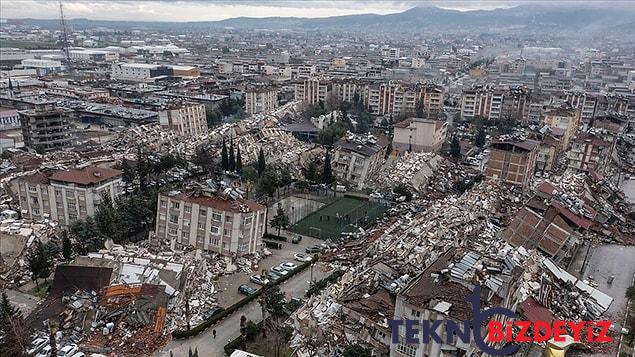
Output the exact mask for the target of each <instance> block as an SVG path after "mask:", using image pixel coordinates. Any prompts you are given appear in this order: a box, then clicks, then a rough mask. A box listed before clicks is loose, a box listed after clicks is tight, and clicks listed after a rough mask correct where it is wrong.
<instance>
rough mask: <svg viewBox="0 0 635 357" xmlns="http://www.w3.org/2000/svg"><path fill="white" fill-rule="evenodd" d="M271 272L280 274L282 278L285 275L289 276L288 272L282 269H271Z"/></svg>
mask: <svg viewBox="0 0 635 357" xmlns="http://www.w3.org/2000/svg"><path fill="white" fill-rule="evenodd" d="M269 271H271V272H273V273H276V274H278V275H280V276H284V275H287V274H289V272H288V271H286V270H285V269H282V268H281V267H271V269H269Z"/></svg>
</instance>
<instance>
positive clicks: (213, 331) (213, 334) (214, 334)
mask: <svg viewBox="0 0 635 357" xmlns="http://www.w3.org/2000/svg"><path fill="white" fill-rule="evenodd" d="M212 336H214V338H216V330H212Z"/></svg>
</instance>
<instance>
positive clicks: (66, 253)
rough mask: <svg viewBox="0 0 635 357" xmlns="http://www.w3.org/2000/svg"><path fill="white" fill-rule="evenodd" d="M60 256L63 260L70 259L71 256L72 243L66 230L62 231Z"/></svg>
mask: <svg viewBox="0 0 635 357" xmlns="http://www.w3.org/2000/svg"><path fill="white" fill-rule="evenodd" d="M62 256H63V257H64V260H71V258H72V257H73V245H72V243H71V239H70V238H69V237H68V231H66V230H63V231H62Z"/></svg>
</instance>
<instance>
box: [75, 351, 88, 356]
mask: <svg viewBox="0 0 635 357" xmlns="http://www.w3.org/2000/svg"><path fill="white" fill-rule="evenodd" d="M73 357H86V355H85V354H84V352H77V353H75V354H74V355H73Z"/></svg>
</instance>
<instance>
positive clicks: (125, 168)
mask: <svg viewBox="0 0 635 357" xmlns="http://www.w3.org/2000/svg"><path fill="white" fill-rule="evenodd" d="M121 171H122V172H123V173H122V175H121V180H122V181H123V182H125V183H126V184H128V185H131V184H132V183H133V182H134V179H135V171H134V169H133V168H132V166H131V165H130V161H128V159H126V158H124V159H123V160H122V161H121Z"/></svg>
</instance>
